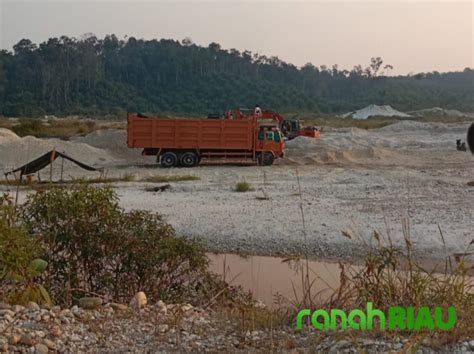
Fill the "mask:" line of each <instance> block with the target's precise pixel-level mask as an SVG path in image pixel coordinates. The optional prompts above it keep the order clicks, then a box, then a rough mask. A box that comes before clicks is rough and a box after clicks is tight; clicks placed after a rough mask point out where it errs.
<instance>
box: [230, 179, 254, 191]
mask: <svg viewBox="0 0 474 354" xmlns="http://www.w3.org/2000/svg"><path fill="white" fill-rule="evenodd" d="M251 190H252V186H251V185H250V183H248V182H245V181H244V182H238V183H237V184H236V185H235V188H234V191H235V192H240V193H245V192H248V191H251Z"/></svg>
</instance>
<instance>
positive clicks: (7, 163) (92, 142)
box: [0, 129, 145, 172]
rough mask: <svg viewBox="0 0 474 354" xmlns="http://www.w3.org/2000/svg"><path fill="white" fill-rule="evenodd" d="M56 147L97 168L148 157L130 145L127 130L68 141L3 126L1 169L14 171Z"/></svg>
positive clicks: (136, 161)
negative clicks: (35, 135)
mask: <svg viewBox="0 0 474 354" xmlns="http://www.w3.org/2000/svg"><path fill="white" fill-rule="evenodd" d="M52 149H56V151H59V152H64V153H66V154H67V155H69V156H71V157H73V158H75V159H77V160H79V161H82V162H84V163H86V164H89V165H92V166H96V167H109V166H113V165H121V164H136V163H141V162H144V160H145V158H144V157H142V156H141V149H129V148H128V147H127V132H126V131H124V130H115V129H110V130H99V131H95V132H93V133H91V134H88V135H87V136H84V137H78V138H73V139H72V140H70V141H64V140H60V139H38V138H35V137H33V136H25V137H22V138H21V137H19V136H18V135H16V134H15V133H13V132H12V131H11V130H9V129H0V157H1V158H0V170H3V172H6V171H10V170H12V169H13V168H16V167H19V166H21V165H23V164H25V163H27V162H30V161H31V160H33V159H35V158H37V157H39V156H41V155H43V154H45V153H46V152H48V151H51V150H52ZM70 167H71V166H69V165H68V168H70Z"/></svg>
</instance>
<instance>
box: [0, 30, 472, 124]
mask: <svg viewBox="0 0 474 354" xmlns="http://www.w3.org/2000/svg"><path fill="white" fill-rule="evenodd" d="M391 69H393V67H392V66H391V65H388V64H385V63H384V62H383V60H382V59H381V58H379V57H374V58H371V60H370V63H369V65H368V66H367V67H363V66H362V65H356V66H354V68H353V69H352V70H341V69H339V68H338V66H337V65H333V66H332V67H328V66H325V65H321V66H316V65H313V64H311V63H308V64H306V65H304V66H302V67H300V68H298V67H296V66H295V65H293V64H290V63H287V62H285V61H283V60H281V59H279V58H278V57H276V56H273V57H267V56H265V55H260V54H258V53H252V52H250V51H238V50H236V49H229V50H225V49H222V48H221V46H220V45H219V44H217V43H211V44H209V46H207V47H203V46H198V45H196V44H194V43H193V42H192V40H191V39H189V38H186V39H184V40H182V41H176V40H168V39H162V40H142V39H136V38H134V37H130V38H128V39H126V40H124V39H118V38H117V36H115V35H107V36H106V37H105V38H103V39H100V38H97V37H96V36H94V35H88V36H84V37H83V38H81V39H76V38H70V37H67V36H62V37H59V38H50V39H48V40H47V41H45V42H43V43H40V44H39V45H37V44H35V43H32V42H31V41H30V40H28V39H22V40H21V41H19V42H18V43H17V44H16V45H14V46H13V50H12V51H7V50H2V51H0V114H1V115H4V116H31V117H35V116H42V115H46V114H55V115H71V114H72V115H110V114H112V115H122V114H123V113H124V112H125V111H139V112H154V113H175V114H207V113H210V112H222V111H224V110H225V109H230V108H236V107H253V105H255V104H256V103H258V104H260V105H261V106H263V107H265V108H271V109H272V110H278V111H281V112H297V111H298V112H321V113H339V112H344V111H350V110H354V109H358V108H361V107H363V106H366V105H368V104H371V103H374V104H390V105H392V106H393V107H395V108H397V109H400V110H405V111H407V110H415V109H422V108H428V107H433V106H441V107H444V108H454V109H459V110H463V111H474V85H473V83H474V70H473V69H472V68H466V69H465V70H464V71H460V72H449V73H438V72H430V73H419V74H416V75H408V76H388V74H389V72H390V70H391Z"/></svg>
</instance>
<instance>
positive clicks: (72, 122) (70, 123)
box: [0, 118, 126, 140]
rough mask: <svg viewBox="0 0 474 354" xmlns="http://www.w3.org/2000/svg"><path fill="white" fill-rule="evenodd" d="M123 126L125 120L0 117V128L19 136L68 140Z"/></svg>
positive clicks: (122, 127)
mask: <svg viewBox="0 0 474 354" xmlns="http://www.w3.org/2000/svg"><path fill="white" fill-rule="evenodd" d="M125 126H126V123H125V122H109V121H94V120H85V119H75V118H63V119H50V120H41V119H27V118H22V119H8V118H0V128H7V129H10V130H12V131H13V132H14V133H15V134H17V135H19V136H26V135H32V136H35V137H37V138H59V139H64V140H68V139H69V138H71V137H73V136H81V135H87V134H89V133H91V132H93V131H95V130H100V129H124V128H125Z"/></svg>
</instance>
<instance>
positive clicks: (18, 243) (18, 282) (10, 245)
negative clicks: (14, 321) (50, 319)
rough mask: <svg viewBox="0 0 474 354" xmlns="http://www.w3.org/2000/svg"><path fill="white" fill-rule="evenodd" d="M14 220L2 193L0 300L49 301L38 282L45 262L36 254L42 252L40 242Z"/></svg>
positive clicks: (9, 203) (5, 197) (17, 302)
mask: <svg viewBox="0 0 474 354" xmlns="http://www.w3.org/2000/svg"><path fill="white" fill-rule="evenodd" d="M14 221H15V208H14V206H13V203H12V200H11V199H10V197H9V196H8V195H3V196H2V197H0V281H1V282H0V301H3V302H8V303H16V304H26V303H27V302H29V301H35V302H37V303H39V304H51V299H50V297H49V294H48V293H47V291H46V290H45V288H44V287H43V286H42V285H41V284H40V283H39V282H38V281H39V278H38V276H39V275H40V274H41V273H42V272H43V271H44V270H45V268H46V265H47V263H46V262H45V261H44V260H42V259H40V258H38V257H40V256H42V255H43V253H44V249H43V247H42V244H41V242H40V241H39V240H38V239H35V238H33V237H32V236H30V235H29V234H27V233H26V232H25V230H24V229H23V228H21V227H18V226H16V225H15V222H14Z"/></svg>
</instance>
